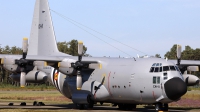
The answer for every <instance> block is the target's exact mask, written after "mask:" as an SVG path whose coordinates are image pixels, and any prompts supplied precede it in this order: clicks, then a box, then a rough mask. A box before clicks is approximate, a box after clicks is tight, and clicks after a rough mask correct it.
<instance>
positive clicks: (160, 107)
mask: <svg viewBox="0 0 200 112" xmlns="http://www.w3.org/2000/svg"><path fill="white" fill-rule="evenodd" d="M155 110H156V111H161V110H162V103H160V102H159V103H156V104H155Z"/></svg>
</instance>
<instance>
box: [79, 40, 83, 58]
mask: <svg viewBox="0 0 200 112" xmlns="http://www.w3.org/2000/svg"><path fill="white" fill-rule="evenodd" d="M82 54H83V42H82V41H79V42H78V55H79V56H82Z"/></svg>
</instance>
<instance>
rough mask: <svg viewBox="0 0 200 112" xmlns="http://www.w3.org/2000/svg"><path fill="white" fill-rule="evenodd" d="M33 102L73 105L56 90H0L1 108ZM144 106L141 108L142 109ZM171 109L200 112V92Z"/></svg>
mask: <svg viewBox="0 0 200 112" xmlns="http://www.w3.org/2000/svg"><path fill="white" fill-rule="evenodd" d="M33 101H38V102H44V103H45V104H61V105H62V104H65V105H68V104H71V103H72V102H71V100H70V99H67V98H66V97H64V96H63V95H62V94H61V93H59V92H58V91H57V90H55V89H50V90H49V89H47V90H45V89H44V90H42V91H41V90H40V89H35V90H27V89H20V90H18V89H17V90H13V89H10V90H0V106H1V102H14V103H15V102H27V103H33ZM141 107H142V106H140V108H141ZM169 107H170V108H176V109H185V110H187V111H188V110H190V112H199V111H200V90H192V91H188V92H187V93H186V94H185V95H184V96H183V97H182V98H181V100H179V101H177V102H173V103H170V104H169ZM38 111H39V112H47V111H48V112H49V111H50V112H54V111H55V110H49V109H40V110H34V109H14V110H13V109H1V110H0V112H38ZM56 111H57V112H61V111H64V110H63V109H61V110H60V109H57V110H56ZM71 111H77V110H74V109H68V110H65V112H71Z"/></svg>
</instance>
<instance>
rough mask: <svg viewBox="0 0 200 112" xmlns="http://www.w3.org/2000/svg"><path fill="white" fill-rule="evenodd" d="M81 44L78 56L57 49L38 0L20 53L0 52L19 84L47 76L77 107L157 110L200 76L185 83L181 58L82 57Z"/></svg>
mask: <svg viewBox="0 0 200 112" xmlns="http://www.w3.org/2000/svg"><path fill="white" fill-rule="evenodd" d="M82 47H83V43H82V42H79V44H78V54H79V56H70V55H68V54H64V53H61V52H59V51H58V49H57V45H56V38H55V34H54V30H53V25H52V20H51V15H50V10H49V5H48V1H47V0H36V4H35V10H34V16H33V22H32V28H31V33H30V41H29V43H28V39H27V38H24V39H23V55H22V56H20V55H0V59H1V64H2V65H3V67H4V68H5V69H6V70H9V71H11V72H13V74H12V75H11V77H12V78H13V79H14V80H18V81H20V84H21V86H22V87H24V86H25V83H26V82H32V83H39V82H45V81H50V82H52V84H53V85H54V86H55V87H56V88H57V90H58V91H59V92H60V93H61V94H63V95H64V96H65V97H67V98H70V99H72V101H73V103H74V104H75V105H76V106H77V108H80V109H83V108H92V107H93V105H94V104H95V103H97V102H100V103H101V104H102V103H104V102H107V103H113V104H115V105H118V107H119V108H120V109H133V108H136V105H138V104H155V109H156V110H157V111H160V110H168V103H170V102H173V101H177V100H179V99H180V98H181V96H183V95H184V94H185V93H186V92H187V85H186V84H196V83H197V82H198V80H199V79H198V78H197V79H195V78H196V77H195V76H193V75H188V76H187V77H186V78H187V83H185V80H186V79H184V77H183V75H182V73H181V72H180V70H179V68H180V66H183V67H184V65H182V62H184V61H181V63H178V64H177V65H176V62H175V63H174V62H173V60H172V61H169V60H167V59H161V58H106V57H82V50H83V48H82ZM102 52H103V51H102ZM179 62H180V61H179ZM186 64H187V65H185V66H192V65H193V63H192V62H191V63H189V64H188V63H186ZM196 65H200V62H199V61H198V62H196ZM191 77H192V78H191ZM194 77H195V78H194Z"/></svg>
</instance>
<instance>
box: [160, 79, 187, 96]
mask: <svg viewBox="0 0 200 112" xmlns="http://www.w3.org/2000/svg"><path fill="white" fill-rule="evenodd" d="M164 87H165V93H166V95H167V97H168V98H169V99H170V100H177V99H179V98H180V97H181V96H182V95H184V94H185V93H186V92H187V86H186V83H185V82H184V81H183V80H181V79H180V78H178V77H175V78H172V79H170V80H168V81H167V82H166V83H165V84H164Z"/></svg>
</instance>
